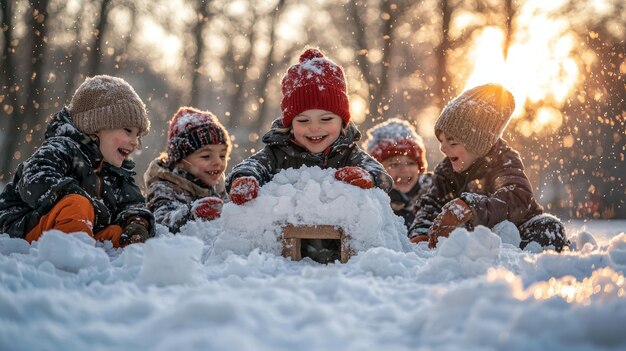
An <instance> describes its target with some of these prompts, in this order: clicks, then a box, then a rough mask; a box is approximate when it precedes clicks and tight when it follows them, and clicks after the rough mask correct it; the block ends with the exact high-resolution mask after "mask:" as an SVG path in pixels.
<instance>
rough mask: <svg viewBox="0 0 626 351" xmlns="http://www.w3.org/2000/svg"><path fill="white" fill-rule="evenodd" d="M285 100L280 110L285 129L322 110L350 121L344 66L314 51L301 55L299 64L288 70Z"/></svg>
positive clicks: (284, 93) (282, 85)
mask: <svg viewBox="0 0 626 351" xmlns="http://www.w3.org/2000/svg"><path fill="white" fill-rule="evenodd" d="M281 88H282V93H283V99H282V101H281V103H280V108H281V110H282V114H283V126H285V127H289V126H291V122H292V121H293V118H294V117H295V116H297V115H299V114H300V113H302V112H304V111H306V110H311V109H320V110H326V111H330V112H332V113H334V114H336V115H338V116H339V117H341V119H342V120H343V123H344V125H347V124H348V123H349V122H350V104H349V102H348V95H347V84H346V79H345V76H344V74H343V69H342V68H341V66H339V65H337V64H336V63H334V62H333V61H331V60H330V59H328V58H327V57H326V56H324V54H323V53H322V52H321V51H320V50H318V49H314V48H310V49H307V50H305V51H304V52H303V53H302V55H300V62H299V63H298V64H295V65H293V66H291V67H289V69H288V70H287V73H285V75H284V76H283V80H282V82H281Z"/></svg>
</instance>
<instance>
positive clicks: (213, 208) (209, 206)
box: [191, 196, 224, 221]
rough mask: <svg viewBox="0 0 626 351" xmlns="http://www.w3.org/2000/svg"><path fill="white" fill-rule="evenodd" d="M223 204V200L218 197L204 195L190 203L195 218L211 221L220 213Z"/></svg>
mask: <svg viewBox="0 0 626 351" xmlns="http://www.w3.org/2000/svg"><path fill="white" fill-rule="evenodd" d="M223 205H224V201H222V199H220V198H219V197H215V196H209V197H204V198H202V199H199V200H196V201H194V202H193V203H192V204H191V212H192V213H193V216H194V217H195V218H198V219H205V220H209V221H211V220H214V219H216V218H219V217H220V216H221V215H222V206H223Z"/></svg>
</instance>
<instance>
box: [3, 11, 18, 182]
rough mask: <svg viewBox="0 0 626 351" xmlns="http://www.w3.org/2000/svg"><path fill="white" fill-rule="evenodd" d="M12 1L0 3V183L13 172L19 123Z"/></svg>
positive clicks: (6, 179)
mask: <svg viewBox="0 0 626 351" xmlns="http://www.w3.org/2000/svg"><path fill="white" fill-rule="evenodd" d="M11 5H12V1H10V0H2V1H0V10H1V11H2V23H0V26H1V27H2V28H1V30H2V33H4V42H3V47H2V62H0V72H2V74H1V76H2V78H1V79H2V81H1V82H0V84H2V89H1V90H0V96H3V97H2V98H1V99H0V100H1V101H0V115H2V116H3V117H2V121H1V122H2V127H3V129H4V133H5V137H4V139H3V141H2V145H1V146H2V150H3V151H4V152H2V153H0V170H1V171H0V181H8V178H9V175H10V174H11V173H12V172H13V170H12V169H11V163H12V160H13V153H12V152H10V150H12V146H13V145H15V144H16V141H17V135H18V133H16V132H15V131H17V128H18V123H19V118H18V116H19V103H18V101H17V94H16V92H15V85H16V81H17V79H16V78H17V77H16V74H17V67H16V66H15V61H14V58H13V55H14V54H15V52H14V51H15V48H14V47H13V46H12V41H13V10H12V6H11Z"/></svg>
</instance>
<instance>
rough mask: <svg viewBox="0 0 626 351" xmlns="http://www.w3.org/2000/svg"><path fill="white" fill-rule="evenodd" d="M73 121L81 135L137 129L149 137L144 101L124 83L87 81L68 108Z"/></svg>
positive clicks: (106, 78) (107, 79)
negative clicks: (130, 128)
mask: <svg viewBox="0 0 626 351" xmlns="http://www.w3.org/2000/svg"><path fill="white" fill-rule="evenodd" d="M68 110H69V112H70V117H71V118H72V121H74V124H75V125H76V127H77V128H78V130H80V131H81V132H83V133H85V134H92V133H95V132H98V131H100V130H103V129H119V128H125V127H137V128H139V130H140V134H141V135H145V134H147V133H148V130H149V129H150V120H148V113H147V112H146V106H145V105H144V104H143V101H141V98H140V97H139V95H137V93H136V92H135V89H133V87H131V86H130V84H128V83H127V82H126V81H125V80H124V79H122V78H117V77H111V76H107V75H100V76H95V77H91V78H87V79H85V81H84V82H83V84H81V85H80V86H79V87H78V89H76V92H75V93H74V96H73V97H72V101H71V102H70V105H69V106H68Z"/></svg>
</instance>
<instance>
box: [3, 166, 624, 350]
mask: <svg viewBox="0 0 626 351" xmlns="http://www.w3.org/2000/svg"><path fill="white" fill-rule="evenodd" d="M284 223H295V224H303V223H310V224H332V225H338V226H341V227H343V228H344V229H345V230H346V231H347V232H348V233H349V234H350V235H351V236H352V242H351V245H352V246H353V248H354V249H355V250H356V251H357V253H358V254H357V255H356V256H354V257H352V258H351V259H350V261H348V263H347V264H330V265H321V264H318V263H316V262H313V261H311V260H310V259H308V258H305V259H304V260H303V261H300V262H292V261H290V260H287V259H285V258H283V257H281V256H280V255H279V252H280V248H281V245H280V243H279V241H278V238H279V235H280V228H281V226H282V225H283V224H284ZM566 226H567V229H568V233H569V235H570V236H572V238H573V239H574V241H575V242H576V243H577V250H576V251H569V252H565V253H562V254H556V253H554V252H552V251H547V252H543V253H541V252H538V251H537V250H536V248H532V247H531V248H530V250H528V251H521V250H519V249H517V248H516V247H515V246H513V245H511V244H510V243H515V242H516V240H519V234H518V233H517V231H516V229H515V228H514V226H512V225H510V224H508V225H507V224H506V223H505V224H503V225H500V226H498V227H497V228H495V229H494V231H495V232H497V233H498V234H496V233H494V232H491V231H490V230H488V229H486V228H484V227H478V228H477V229H476V230H475V231H474V232H473V233H468V232H467V231H465V230H462V229H457V230H456V231H455V232H453V233H452V235H451V237H450V238H449V239H442V240H441V242H440V244H439V247H438V248H437V249H435V250H429V249H428V248H426V245H425V244H420V245H411V244H409V243H408V240H407V239H406V237H405V231H404V228H403V226H402V220H401V219H400V218H397V217H395V216H393V214H392V212H391V210H390V209H389V206H388V198H387V197H386V194H384V193H383V192H382V191H380V190H377V189H373V190H361V189H358V188H356V187H351V186H349V185H346V184H343V183H341V182H338V181H335V180H334V179H333V177H332V171H330V170H320V169H318V168H311V169H307V170H306V171H304V172H302V171H294V170H289V171H285V172H283V173H281V174H279V175H277V176H276V177H275V180H274V181H273V182H272V183H269V184H267V185H266V186H264V187H263V188H262V189H261V196H260V197H259V198H257V199H256V200H254V201H252V202H250V203H248V204H246V205H245V206H235V205H233V204H227V205H225V207H224V210H223V215H222V218H220V219H219V220H216V221H213V222H192V223H189V224H188V225H187V226H186V227H185V228H184V229H183V231H182V233H181V234H179V235H176V236H173V235H171V234H169V233H168V232H167V230H166V229H165V228H164V227H159V228H158V232H159V234H158V236H157V238H154V239H151V240H149V241H148V242H146V243H145V244H136V245H131V246H129V247H127V248H126V249H124V250H116V249H113V248H111V246H110V243H105V244H104V245H103V244H101V243H96V242H94V241H93V240H92V239H91V238H89V237H88V236H87V235H86V234H83V233H76V234H71V235H66V234H62V233H60V232H56V231H51V232H48V233H46V234H45V235H44V236H43V237H42V238H41V239H40V240H39V242H36V243H34V244H33V245H29V244H28V243H26V242H25V241H23V240H19V239H11V238H9V237H8V236H7V235H1V236H0V350H5V351H8V350H377V349H385V350H420V349H422V350H432V349H438V350H461V349H463V350H568V351H571V350H604V349H615V350H617V349H622V350H623V349H625V348H626V333H624V326H625V325H626V296H625V288H626V284H625V281H624V270H625V269H626V234H624V232H626V221H591V222H587V223H584V222H580V221H572V222H566ZM589 233H591V234H593V237H592V236H591V235H590V234H589ZM620 233H621V234H620ZM594 237H595V240H596V245H593V240H594ZM585 242H586V243H587V244H585Z"/></svg>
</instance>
